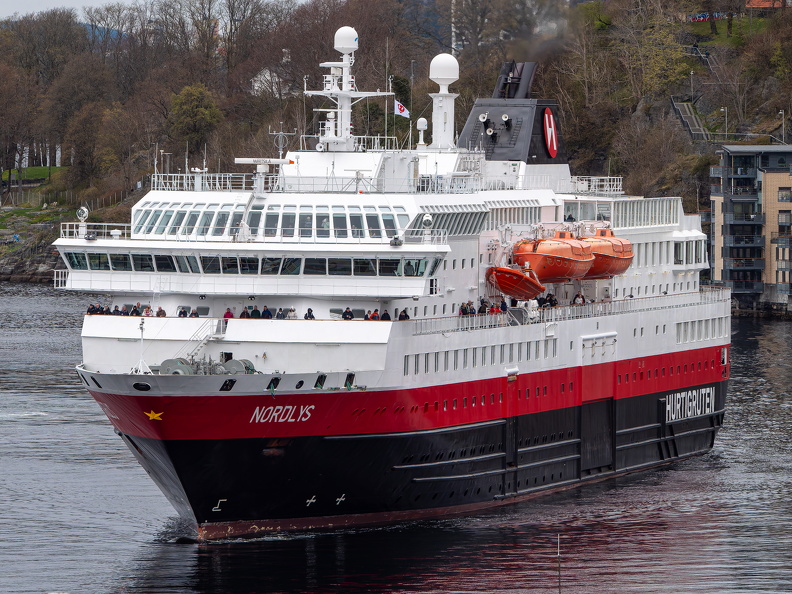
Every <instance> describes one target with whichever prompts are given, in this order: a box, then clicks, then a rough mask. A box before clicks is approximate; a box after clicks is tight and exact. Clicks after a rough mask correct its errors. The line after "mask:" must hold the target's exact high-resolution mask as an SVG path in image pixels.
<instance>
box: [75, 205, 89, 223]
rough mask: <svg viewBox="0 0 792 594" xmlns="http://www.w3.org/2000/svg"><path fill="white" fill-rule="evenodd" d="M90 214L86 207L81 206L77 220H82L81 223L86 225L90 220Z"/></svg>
mask: <svg viewBox="0 0 792 594" xmlns="http://www.w3.org/2000/svg"><path fill="white" fill-rule="evenodd" d="M88 212H89V210H88V209H87V208H86V207H85V206H81V207H80V208H78V209H77V218H78V219H80V222H81V223H84V222H85V220H86V219H87V218H88Z"/></svg>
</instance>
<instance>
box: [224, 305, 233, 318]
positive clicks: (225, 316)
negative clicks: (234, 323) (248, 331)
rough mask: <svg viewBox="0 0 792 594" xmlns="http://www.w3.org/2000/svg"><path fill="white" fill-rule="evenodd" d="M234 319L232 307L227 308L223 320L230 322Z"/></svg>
mask: <svg viewBox="0 0 792 594" xmlns="http://www.w3.org/2000/svg"><path fill="white" fill-rule="evenodd" d="M233 317H234V314H233V313H232V312H231V308H230V307H226V310H225V313H224V314H223V319H226V320H230V319H231V318H233Z"/></svg>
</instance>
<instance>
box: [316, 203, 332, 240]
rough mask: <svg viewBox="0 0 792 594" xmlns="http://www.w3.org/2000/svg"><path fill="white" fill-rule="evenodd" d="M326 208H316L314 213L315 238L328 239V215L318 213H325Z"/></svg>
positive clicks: (327, 213)
mask: <svg viewBox="0 0 792 594" xmlns="http://www.w3.org/2000/svg"><path fill="white" fill-rule="evenodd" d="M326 209H327V207H326V206H319V207H317V209H316V210H317V213H316V236H317V237H330V213H329V212H318V211H326Z"/></svg>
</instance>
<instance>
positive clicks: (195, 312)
mask: <svg viewBox="0 0 792 594" xmlns="http://www.w3.org/2000/svg"><path fill="white" fill-rule="evenodd" d="M189 317H191V318H197V317H198V310H197V309H195V308H193V310H192V311H191V312H190V315H189Z"/></svg>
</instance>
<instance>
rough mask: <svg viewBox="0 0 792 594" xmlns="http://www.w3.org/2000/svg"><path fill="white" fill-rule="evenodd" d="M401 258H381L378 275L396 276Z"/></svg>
mask: <svg viewBox="0 0 792 594" xmlns="http://www.w3.org/2000/svg"><path fill="white" fill-rule="evenodd" d="M400 263H401V260H391V259H383V260H380V261H379V274H380V276H398V275H399V264H400Z"/></svg>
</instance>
